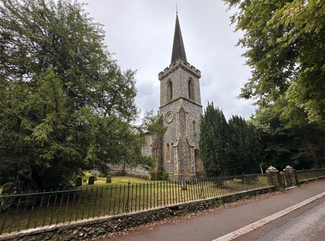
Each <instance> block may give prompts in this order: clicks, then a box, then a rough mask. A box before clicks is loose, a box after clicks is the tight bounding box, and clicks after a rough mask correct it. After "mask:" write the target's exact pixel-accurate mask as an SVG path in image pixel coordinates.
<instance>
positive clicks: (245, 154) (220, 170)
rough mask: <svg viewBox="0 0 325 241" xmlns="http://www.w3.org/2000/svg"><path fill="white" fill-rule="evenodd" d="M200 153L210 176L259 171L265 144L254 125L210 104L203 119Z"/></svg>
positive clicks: (206, 171)
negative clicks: (262, 146) (227, 119)
mask: <svg viewBox="0 0 325 241" xmlns="http://www.w3.org/2000/svg"><path fill="white" fill-rule="evenodd" d="M200 150H201V151H200V156H201V159H202V161H203V166H204V170H205V173H206V175H207V176H208V177H217V176H226V175H241V174H244V173H249V174H251V173H256V172H257V171H258V165H259V163H260V158H261V145H260V143H259V140H258V139H257V134H256V132H255V129H254V127H253V125H251V124H248V123H247V122H246V121H245V120H244V119H243V118H241V117H238V116H233V117H232V118H231V119H230V120H229V123H227V121H226V118H225V117H224V115H223V112H222V111H221V110H220V109H219V108H215V107H214V106H213V103H212V104H208V106H207V108H206V110H205V113H204V117H203V120H202V122H201V136H200Z"/></svg>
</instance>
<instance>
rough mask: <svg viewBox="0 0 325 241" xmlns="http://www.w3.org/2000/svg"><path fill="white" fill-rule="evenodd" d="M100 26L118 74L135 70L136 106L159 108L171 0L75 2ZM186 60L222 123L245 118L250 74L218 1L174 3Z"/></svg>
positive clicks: (169, 37)
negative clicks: (222, 117) (245, 90)
mask: <svg viewBox="0 0 325 241" xmlns="http://www.w3.org/2000/svg"><path fill="white" fill-rule="evenodd" d="M78 1H80V2H85V3H88V6H86V11H87V12H89V13H90V16H91V17H93V18H94V21H95V22H99V23H101V24H103V25H104V30H105V31H106V40H105V42H106V45H107V47H108V50H109V51H110V52H111V53H114V58H115V59H116V60H117V61H118V64H119V66H120V67H121V69H122V70H126V69H132V70H137V74H136V81H137V84H136V86H137V90H138V95H137V97H136V104H137V106H138V108H140V109H141V111H142V113H143V112H144V111H146V110H151V109H153V110H154V111H155V112H156V111H158V109H159V98H160V97H159V95H160V92H159V84H160V83H159V80H158V73H159V72H160V71H162V70H163V69H164V68H166V67H167V66H169V64H170V61H171V52H172V44H173V35H174V27H175V17H176V1H174V0H78ZM177 5H178V16H179V21H180V26H181V30H182V35H183V41H184V45H185V51H186V56H187V61H188V62H189V63H190V64H191V65H193V66H195V67H196V68H197V69H199V70H200V71H201V74H202V77H201V99H202V105H203V107H204V108H205V107H206V105H207V103H208V102H213V103H214V105H215V106H218V107H220V108H221V109H222V110H223V112H224V114H225V116H226V118H229V117H231V116H232V115H240V116H242V117H244V118H246V119H249V117H250V115H251V114H252V113H253V112H254V107H253V106H252V105H251V104H252V101H247V100H242V99H238V98H237V96H238V95H239V93H240V88H241V87H243V85H244V83H245V82H247V80H248V79H249V78H250V76H251V73H250V69H249V67H248V66H246V65H244V64H245V59H244V58H243V57H242V56H241V54H242V53H243V52H244V49H242V48H240V47H236V46H235V45H236V43H237V41H238V39H239V38H240V36H241V35H242V33H239V32H234V28H235V26H233V25H230V19H229V16H230V15H231V12H227V11H226V10H227V6H226V5H224V3H223V1H221V0H177Z"/></svg>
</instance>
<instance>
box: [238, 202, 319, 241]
mask: <svg viewBox="0 0 325 241" xmlns="http://www.w3.org/2000/svg"><path fill="white" fill-rule="evenodd" d="M324 220H325V198H324V197H323V198H320V199H318V200H316V201H314V202H312V203H310V204H308V205H306V206H304V207H302V208H300V209H298V210H296V211H293V212H292V213H290V214H288V215H286V216H284V217H282V218H280V219H278V220H276V221H274V222H272V223H270V224H267V225H265V226H263V227H262V228H260V229H258V230H256V231H253V232H251V233H248V234H246V235H244V236H242V237H240V238H238V239H236V240H238V241H253V240H256V241H306V240H308V241H322V240H325V222H324Z"/></svg>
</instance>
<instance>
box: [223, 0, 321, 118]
mask: <svg viewBox="0 0 325 241" xmlns="http://www.w3.org/2000/svg"><path fill="white" fill-rule="evenodd" d="M224 1H225V2H226V3H228V4H229V8H233V7H237V8H238V11H237V13H236V14H234V15H233V16H232V23H236V25H237V30H243V31H244V32H245V35H244V37H243V38H242V39H240V40H239V45H241V46H243V47H245V48H247V49H248V50H247V51H246V53H245V54H244V56H245V57H247V59H248V60H247V64H248V65H249V66H250V67H251V68H252V69H253V71H252V78H251V79H250V80H249V82H248V83H246V84H245V87H244V88H243V89H242V93H241V97H243V98H257V99H258V101H257V103H258V104H259V106H260V107H262V108H263V107H266V106H268V105H270V104H271V105H273V104H275V105H280V106H281V102H282V101H285V102H287V103H288V104H287V105H285V107H286V108H284V109H283V110H282V111H283V114H284V115H287V116H290V119H295V118H298V117H301V113H304V114H305V115H306V118H307V120H308V121H309V122H316V123H321V124H324V123H325V112H324V109H325V82H324V77H325V47H324V46H325V31H324V30H325V29H324V28H325V25H324V18H325V1H322V0H310V1H305V0H273V1H251V0H224ZM279 102H280V103H279ZM297 111H298V113H300V114H299V116H297V115H296V113H297Z"/></svg>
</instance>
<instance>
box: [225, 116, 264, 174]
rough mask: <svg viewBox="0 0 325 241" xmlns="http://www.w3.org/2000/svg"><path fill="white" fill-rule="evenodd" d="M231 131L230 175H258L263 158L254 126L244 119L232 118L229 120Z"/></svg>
mask: <svg viewBox="0 0 325 241" xmlns="http://www.w3.org/2000/svg"><path fill="white" fill-rule="evenodd" d="M229 130H230V131H229V132H230V141H229V165H228V168H229V173H230V174H231V175H240V174H244V173H245V174H251V173H256V172H257V171H258V167H259V163H260V158H261V144H260V142H259V141H258V139H257V135H256V132H255V130H254V127H253V125H251V124H248V123H247V122H246V121H245V120H244V119H243V118H242V117H239V116H232V118H230V120H229Z"/></svg>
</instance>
